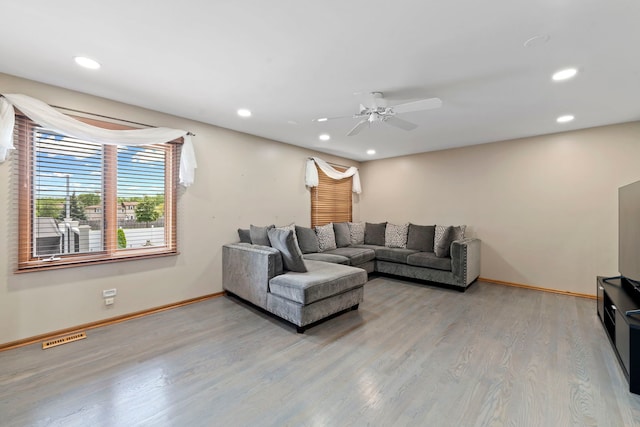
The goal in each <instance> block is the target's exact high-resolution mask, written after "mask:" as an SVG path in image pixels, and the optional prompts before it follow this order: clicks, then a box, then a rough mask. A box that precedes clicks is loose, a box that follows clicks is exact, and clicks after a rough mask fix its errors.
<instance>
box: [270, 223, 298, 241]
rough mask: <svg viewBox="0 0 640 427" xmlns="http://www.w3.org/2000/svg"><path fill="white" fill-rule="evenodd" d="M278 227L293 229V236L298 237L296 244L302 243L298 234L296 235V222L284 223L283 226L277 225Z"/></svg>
mask: <svg viewBox="0 0 640 427" xmlns="http://www.w3.org/2000/svg"><path fill="white" fill-rule="evenodd" d="M276 228H279V229H280V230H291V231H293V238H294V239H296V244H297V245H300V244H299V243H298V236H297V235H296V224H295V223H293V222H292V223H291V224H289V225H282V226H280V227H276Z"/></svg>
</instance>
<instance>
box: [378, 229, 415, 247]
mask: <svg viewBox="0 0 640 427" xmlns="http://www.w3.org/2000/svg"><path fill="white" fill-rule="evenodd" d="M408 233H409V224H408V223H407V224H402V225H397V224H391V223H389V224H387V228H385V230H384V245H385V246H386V247H388V248H406V247H407V234H408Z"/></svg>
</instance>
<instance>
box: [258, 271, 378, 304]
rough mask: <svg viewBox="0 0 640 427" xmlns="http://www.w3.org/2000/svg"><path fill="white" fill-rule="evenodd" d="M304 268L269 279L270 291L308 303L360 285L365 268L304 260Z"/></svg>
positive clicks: (364, 280) (362, 283) (289, 298)
mask: <svg viewBox="0 0 640 427" xmlns="http://www.w3.org/2000/svg"><path fill="white" fill-rule="evenodd" d="M306 264H307V270H308V271H307V272H306V273H297V272H294V271H289V272H287V273H285V274H281V275H279V276H276V277H274V278H272V279H271V280H269V292H271V293H272V294H274V295H278V296H280V297H282V298H286V299H288V300H291V301H295V302H297V303H299V304H303V305H307V304H311V303H312V302H315V301H319V300H322V299H324V298H328V297H331V296H334V295H338V294H341V293H343V292H346V291H349V290H351V289H355V288H358V287H361V286H363V285H364V284H365V283H366V282H367V272H366V271H364V270H363V269H361V268H356V267H349V266H347V265H340V264H331V263H328V262H320V261H306Z"/></svg>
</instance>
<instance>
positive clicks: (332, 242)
mask: <svg viewBox="0 0 640 427" xmlns="http://www.w3.org/2000/svg"><path fill="white" fill-rule="evenodd" d="M316 234H317V235H318V249H319V251H320V252H324V251H330V250H332V249H336V248H337V246H336V235H335V233H334V232H333V223H331V222H330V223H329V224H326V225H320V226H316Z"/></svg>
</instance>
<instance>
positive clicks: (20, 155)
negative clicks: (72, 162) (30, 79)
mask: <svg viewBox="0 0 640 427" xmlns="http://www.w3.org/2000/svg"><path fill="white" fill-rule="evenodd" d="M15 116H16V126H15V128H14V129H15V131H14V145H15V148H16V150H15V151H16V152H15V153H14V155H16V156H17V162H16V164H17V182H18V189H17V191H16V193H17V194H14V196H15V197H17V216H18V245H17V246H18V248H17V249H18V256H17V266H16V268H15V272H16V273H23V272H29V271H41V270H51V269H60V268H69V267H76V266H82V265H91V264H104V263H112V262H120V261H129V260H134V259H147V258H156V257H164V256H174V255H178V254H179V252H178V241H177V196H178V176H179V170H180V148H181V145H182V144H183V138H178V139H176V140H173V141H170V142H168V143H165V144H150V145H155V146H156V148H160V147H161V148H160V149H163V150H164V151H165V172H164V187H165V191H164V192H165V207H164V220H165V227H164V233H165V245H164V246H159V247H146V248H126V249H119V248H118V237H117V229H118V222H117V214H118V200H117V197H118V194H117V192H118V189H117V178H118V177H117V151H118V146H116V145H109V144H105V145H103V147H104V160H103V166H102V170H101V172H102V181H103V184H102V194H103V196H102V198H103V200H102V210H103V215H104V224H103V227H102V233H103V236H102V238H103V244H102V247H103V250H102V251H95V252H83V253H74V254H63V255H62V256H58V255H57V256H56V257H57V258H58V259H56V258H55V257H52V258H50V259H48V258H47V257H46V256H35V255H34V247H35V245H36V242H35V237H34V234H33V224H34V219H35V206H36V201H35V198H34V194H35V190H34V182H33V181H34V173H33V172H34V167H35V160H34V153H35V148H34V145H35V141H34V139H33V135H34V129H35V128H37V127H40V126H39V125H38V124H37V123H35V122H34V121H33V120H31V119H30V118H28V117H27V116H25V115H24V114H22V113H21V112H19V111H16V115H15ZM74 118H75V119H77V120H80V121H83V122H85V123H88V124H91V125H93V126H98V127H102V128H106V129H113V130H124V129H135V128H132V127H130V126H124V125H120V124H116V123H111V122H106V121H102V120H95V119H90V118H86V117H74ZM143 147H144V146H143Z"/></svg>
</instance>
